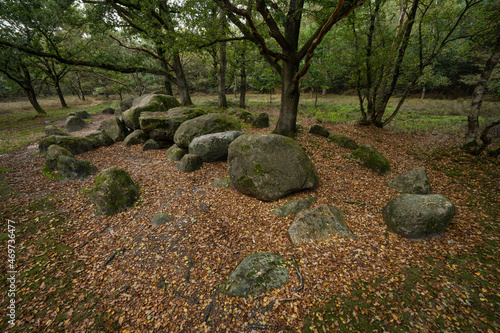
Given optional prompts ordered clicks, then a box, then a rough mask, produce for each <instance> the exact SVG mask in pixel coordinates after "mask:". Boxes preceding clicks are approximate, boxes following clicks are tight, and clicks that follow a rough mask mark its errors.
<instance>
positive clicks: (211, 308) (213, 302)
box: [203, 286, 219, 322]
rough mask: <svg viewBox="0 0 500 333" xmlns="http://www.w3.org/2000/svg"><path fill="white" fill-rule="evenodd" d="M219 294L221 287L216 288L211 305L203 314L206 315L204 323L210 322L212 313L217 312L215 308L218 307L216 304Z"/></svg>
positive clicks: (209, 304)
mask: <svg viewBox="0 0 500 333" xmlns="http://www.w3.org/2000/svg"><path fill="white" fill-rule="evenodd" d="M218 292H219V287H218V286H216V287H215V288H214V291H213V292H212V296H211V298H212V300H211V301H210V303H208V305H207V306H206V307H205V308H204V309H203V312H204V313H205V315H204V316H203V321H204V322H208V319H209V318H210V315H211V314H212V312H213V311H214V310H215V306H216V303H217V293H218Z"/></svg>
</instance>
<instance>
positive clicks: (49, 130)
mask: <svg viewBox="0 0 500 333" xmlns="http://www.w3.org/2000/svg"><path fill="white" fill-rule="evenodd" d="M44 131H45V135H46V136H51V135H59V136H70V135H71V134H69V133H68V132H66V131H64V130H62V129H60V128H59V127H56V126H54V125H49V126H46V127H45V129H44Z"/></svg>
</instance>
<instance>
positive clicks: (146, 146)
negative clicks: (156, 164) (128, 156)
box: [142, 139, 161, 151]
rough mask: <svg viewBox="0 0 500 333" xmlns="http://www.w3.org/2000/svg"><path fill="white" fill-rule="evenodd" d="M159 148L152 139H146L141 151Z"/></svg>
mask: <svg viewBox="0 0 500 333" xmlns="http://www.w3.org/2000/svg"><path fill="white" fill-rule="evenodd" d="M160 149H161V145H160V144H159V143H158V142H156V141H155V140H153V139H149V140H148V141H146V143H145V144H144V146H143V147H142V150H143V151H148V150H160Z"/></svg>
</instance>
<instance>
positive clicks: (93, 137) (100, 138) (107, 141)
mask: <svg viewBox="0 0 500 333" xmlns="http://www.w3.org/2000/svg"><path fill="white" fill-rule="evenodd" d="M85 137H86V138H87V139H89V140H90V141H91V142H92V145H93V146H94V149H96V148H99V147H107V146H111V145H112V144H113V143H115V141H114V140H113V139H112V138H111V137H110V136H109V135H108V133H106V132H103V131H94V132H92V133H90V134H87V135H86V136H85Z"/></svg>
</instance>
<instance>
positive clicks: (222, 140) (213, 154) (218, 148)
mask: <svg viewBox="0 0 500 333" xmlns="http://www.w3.org/2000/svg"><path fill="white" fill-rule="evenodd" d="M244 134H245V133H244V132H241V131H228V132H220V133H212V134H206V135H202V136H199V137H196V138H194V139H193V141H191V143H190V144H189V153H190V154H195V155H198V156H200V157H201V159H202V160H203V162H215V161H222V160H224V159H226V158H227V149H228V148H229V145H230V144H231V142H233V141H234V140H235V139H236V138H237V137H239V136H241V135H244Z"/></svg>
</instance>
